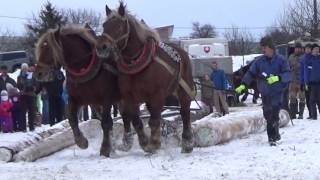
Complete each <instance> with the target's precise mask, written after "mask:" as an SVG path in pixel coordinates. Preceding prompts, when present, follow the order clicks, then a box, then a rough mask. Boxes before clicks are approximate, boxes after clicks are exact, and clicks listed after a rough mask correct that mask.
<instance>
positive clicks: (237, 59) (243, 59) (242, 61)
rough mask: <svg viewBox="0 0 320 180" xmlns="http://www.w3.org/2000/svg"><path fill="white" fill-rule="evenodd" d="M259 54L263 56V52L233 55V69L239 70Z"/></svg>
mask: <svg viewBox="0 0 320 180" xmlns="http://www.w3.org/2000/svg"><path fill="white" fill-rule="evenodd" d="M257 56H261V54H250V55H244V56H232V61H233V71H237V70H238V69H240V68H241V67H242V66H244V65H246V64H247V62H250V61H252V60H253V59H254V58H255V57H257Z"/></svg>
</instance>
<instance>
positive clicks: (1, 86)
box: [0, 66, 17, 91]
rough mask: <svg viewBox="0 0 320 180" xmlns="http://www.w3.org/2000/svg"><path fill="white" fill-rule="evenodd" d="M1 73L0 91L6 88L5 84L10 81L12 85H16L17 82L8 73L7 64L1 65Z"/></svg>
mask: <svg viewBox="0 0 320 180" xmlns="http://www.w3.org/2000/svg"><path fill="white" fill-rule="evenodd" d="M0 70H1V75H0V77H1V78H0V91H2V90H7V89H6V84H7V83H10V84H11V85H12V86H13V87H17V83H16V81H15V80H13V79H12V78H11V77H9V75H8V67H7V66H1V67H0Z"/></svg>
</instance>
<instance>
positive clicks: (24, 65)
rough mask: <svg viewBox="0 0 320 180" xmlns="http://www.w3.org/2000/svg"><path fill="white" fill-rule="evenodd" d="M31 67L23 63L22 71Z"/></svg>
mask: <svg viewBox="0 0 320 180" xmlns="http://www.w3.org/2000/svg"><path fill="white" fill-rule="evenodd" d="M28 68H29V65H28V64H27V63H22V64H21V69H28Z"/></svg>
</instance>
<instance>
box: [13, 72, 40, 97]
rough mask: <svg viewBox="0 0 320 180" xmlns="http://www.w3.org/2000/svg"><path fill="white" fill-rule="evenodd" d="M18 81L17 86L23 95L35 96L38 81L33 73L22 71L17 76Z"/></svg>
mask: <svg viewBox="0 0 320 180" xmlns="http://www.w3.org/2000/svg"><path fill="white" fill-rule="evenodd" d="M17 81H18V82H17V86H18V88H19V90H20V91H21V94H22V95H28V96H35V90H36V86H37V84H36V83H37V82H36V80H35V79H34V77H33V76H32V74H28V73H20V75H19V76H18V78H17Z"/></svg>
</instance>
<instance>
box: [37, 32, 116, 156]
mask: <svg viewBox="0 0 320 180" xmlns="http://www.w3.org/2000/svg"><path fill="white" fill-rule="evenodd" d="M95 47H96V39H95V38H94V36H92V34H90V31H89V30H88V29H85V28H81V27H78V26H66V27H63V28H58V29H50V30H48V31H47V32H46V33H45V34H43V35H42V36H41V38H40V39H39V41H38V43H37V46H36V56H37V61H38V63H37V66H36V71H35V77H36V79H37V80H38V81H44V82H47V81H50V80H52V78H53V74H54V72H55V70H56V69H60V67H61V66H63V67H64V68H65V69H66V76H67V91H68V98H69V99H68V112H69V113H68V119H69V123H70V126H71V128H72V131H73V134H74V138H75V142H76V144H77V145H78V146H79V147H80V148H82V149H84V148H87V147H88V140H87V139H86V138H85V137H84V136H83V134H82V132H81V130H80V129H79V126H78V118H77V112H78V111H79V108H80V106H82V105H93V106H96V107H101V108H99V109H102V120H101V126H102V129H103V141H102V145H101V149H100V155H104V156H107V157H108V156H109V155H110V152H111V140H110V136H109V133H110V131H111V130H112V125H113V122H112V118H111V115H110V111H111V106H112V104H113V103H114V102H116V101H118V100H119V98H120V93H119V89H118V77H117V70H116V64H115V62H114V60H113V59H112V58H113V57H112V53H110V55H109V56H108V57H106V58H99V57H96V49H95ZM104 67H105V68H104Z"/></svg>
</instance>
